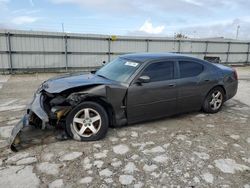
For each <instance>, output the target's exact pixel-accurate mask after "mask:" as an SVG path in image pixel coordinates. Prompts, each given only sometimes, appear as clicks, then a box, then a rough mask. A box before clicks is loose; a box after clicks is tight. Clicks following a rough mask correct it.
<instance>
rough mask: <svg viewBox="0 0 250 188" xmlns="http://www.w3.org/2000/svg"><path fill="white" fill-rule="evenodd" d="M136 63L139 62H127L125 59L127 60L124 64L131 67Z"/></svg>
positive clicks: (135, 65)
mask: <svg viewBox="0 0 250 188" xmlns="http://www.w3.org/2000/svg"><path fill="white" fill-rule="evenodd" d="M138 64H139V63H135V62H129V61H127V62H126V63H125V65H128V66H131V67H137V65H138Z"/></svg>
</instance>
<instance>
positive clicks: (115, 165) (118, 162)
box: [111, 161, 122, 168]
mask: <svg viewBox="0 0 250 188" xmlns="http://www.w3.org/2000/svg"><path fill="white" fill-rule="evenodd" d="M111 165H112V166H113V167H115V168H117V167H119V166H121V165H122V162H121V161H114V162H112V163H111Z"/></svg>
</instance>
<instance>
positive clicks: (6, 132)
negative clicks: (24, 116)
mask: <svg viewBox="0 0 250 188" xmlns="http://www.w3.org/2000/svg"><path fill="white" fill-rule="evenodd" d="M13 127H14V126H5V127H0V137H2V138H9V137H10V135H11V131H12V129H13Z"/></svg>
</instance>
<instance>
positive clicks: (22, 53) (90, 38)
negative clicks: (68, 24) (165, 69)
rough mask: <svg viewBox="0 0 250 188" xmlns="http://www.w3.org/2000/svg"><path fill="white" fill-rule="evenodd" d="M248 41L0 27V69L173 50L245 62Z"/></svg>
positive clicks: (56, 66)
mask: <svg viewBox="0 0 250 188" xmlns="http://www.w3.org/2000/svg"><path fill="white" fill-rule="evenodd" d="M249 49H250V43H249V42H245V41H228V40H227V41H223V40H193V39H192V40H190V39H185V40H174V39H171V38H152V37H149V38H146V37H130V36H127V37H124V36H108V35H87V34H64V33H55V32H33V31H16V30H9V31H6V30H0V70H1V71H2V72H3V71H8V72H15V71H20V70H21V71H34V70H36V71H47V70H49V69H52V70H64V71H67V70H69V69H77V68H85V69H87V68H88V69H89V68H95V67H98V66H100V65H101V64H102V61H110V60H112V59H114V58H115V57H117V56H119V55H121V54H126V53H133V52H176V53H184V54H190V55H193V56H195V57H198V58H201V59H203V58H204V56H215V57H220V59H221V61H222V63H227V64H248V63H249Z"/></svg>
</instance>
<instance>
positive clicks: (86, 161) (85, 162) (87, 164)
mask: <svg viewBox="0 0 250 188" xmlns="http://www.w3.org/2000/svg"><path fill="white" fill-rule="evenodd" d="M91 167H92V164H91V163H90V159H89V158H88V157H85V158H84V160H83V168H84V169H85V170H89V169H91Z"/></svg>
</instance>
